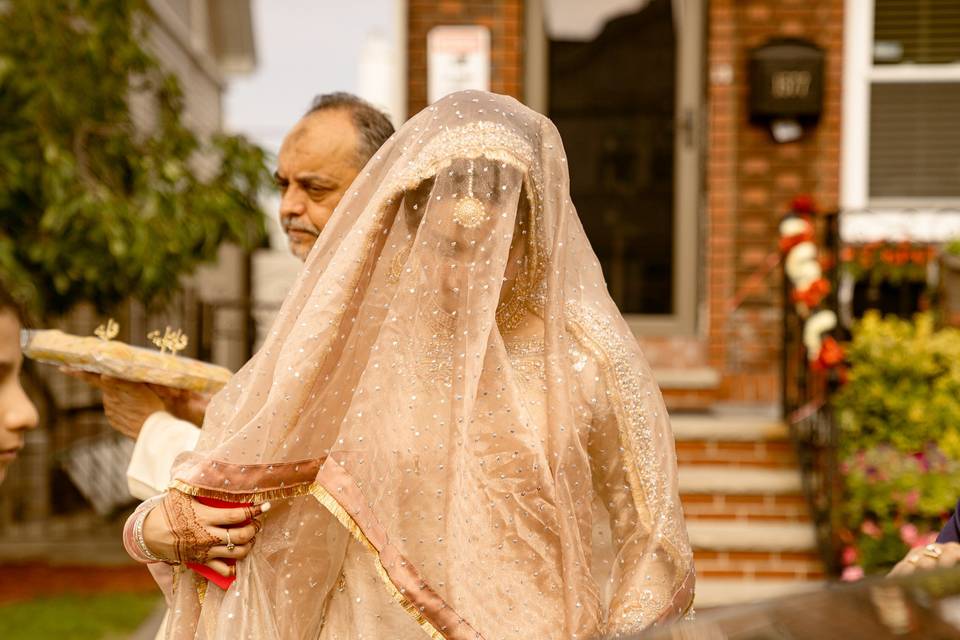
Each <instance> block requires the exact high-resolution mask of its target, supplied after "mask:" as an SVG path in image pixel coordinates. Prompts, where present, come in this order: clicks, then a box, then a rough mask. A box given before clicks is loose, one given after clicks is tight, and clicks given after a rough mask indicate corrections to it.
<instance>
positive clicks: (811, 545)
mask: <svg viewBox="0 0 960 640" xmlns="http://www.w3.org/2000/svg"><path fill="white" fill-rule="evenodd" d="M687 533H688V534H689V536H690V544H691V546H692V547H693V549H694V551H697V550H702V551H717V552H721V551H726V552H731V551H750V552H779V553H787V552H803V553H812V552H815V551H816V547H817V541H816V535H815V532H814V529H813V525H812V524H809V523H804V522H740V521H722V520H720V521H715V520H696V519H692V520H689V521H687Z"/></svg>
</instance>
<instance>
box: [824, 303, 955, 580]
mask: <svg viewBox="0 0 960 640" xmlns="http://www.w3.org/2000/svg"><path fill="white" fill-rule="evenodd" d="M848 359H849V363H850V365H851V368H850V371H849V378H848V381H847V384H845V385H844V387H842V388H841V390H840V391H839V392H838V393H837V395H836V397H835V398H834V410H835V411H836V415H837V419H838V421H839V429H840V436H839V451H838V455H839V457H840V460H841V464H840V471H841V475H842V477H843V494H844V495H843V502H842V505H841V508H840V510H839V514H838V516H839V518H840V525H841V527H840V528H841V539H842V540H843V542H844V543H845V544H846V548H845V549H844V552H843V562H844V564H845V565H846V566H847V567H848V569H847V571H846V572H845V575H846V576H847V577H856V576H857V575H860V573H861V571H865V572H867V573H871V572H876V571H884V570H886V569H889V568H890V567H891V566H892V565H893V564H894V563H896V562H897V561H898V560H899V559H900V558H902V557H903V555H904V554H905V553H906V551H907V550H908V549H909V548H911V547H913V546H919V545H922V544H925V543H926V542H927V541H929V539H930V537H931V536H935V535H936V532H937V531H939V529H940V527H941V526H942V523H943V521H944V519H945V518H946V517H947V516H949V514H950V511H951V510H952V509H953V507H954V505H955V504H956V501H957V499H958V498H960V330H956V329H942V330H936V329H935V327H934V324H933V319H932V317H931V316H930V315H929V314H920V315H918V316H917V317H916V318H915V320H914V321H912V322H911V321H908V320H903V319H900V318H897V317H892V316H891V317H888V318H885V319H881V318H880V316H879V314H877V313H874V312H871V313H868V314H867V315H866V316H865V317H864V319H863V320H862V321H861V322H860V323H858V325H857V326H856V327H855V329H854V335H853V341H852V343H851V344H850V347H849V349H848Z"/></svg>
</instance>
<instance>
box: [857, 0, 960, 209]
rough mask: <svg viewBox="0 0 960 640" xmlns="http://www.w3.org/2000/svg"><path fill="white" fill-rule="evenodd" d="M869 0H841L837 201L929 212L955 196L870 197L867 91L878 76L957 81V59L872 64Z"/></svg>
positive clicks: (953, 204) (952, 204) (956, 205)
mask: <svg viewBox="0 0 960 640" xmlns="http://www.w3.org/2000/svg"><path fill="white" fill-rule="evenodd" d="M874 6H875V1H874V0H845V4H844V25H843V26H844V29H843V31H844V42H843V57H844V64H843V112H842V127H841V131H842V133H841V161H840V206H841V207H842V208H843V210H844V211H845V212H856V211H866V210H870V211H874V212H882V211H886V212H903V213H906V211H907V210H909V211H910V212H919V213H934V212H940V211H941V210H943V209H952V210H954V211H957V210H958V209H960V198H937V197H931V198H871V197H870V91H871V87H872V85H873V84H875V83H880V82H898V83H903V82H924V83H926V82H957V83H960V63H953V64H898V65H874V63H873V44H874V43H873V35H874V33H873V23H874V19H873V18H874Z"/></svg>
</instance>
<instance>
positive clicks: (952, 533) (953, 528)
mask: <svg viewBox="0 0 960 640" xmlns="http://www.w3.org/2000/svg"><path fill="white" fill-rule="evenodd" d="M958 514H960V502H957V508H956V509H954V511H953V515H952V516H950V520H948V521H947V524H945V525H944V527H943V529H941V530H940V535H939V536H937V542H960V519H958V517H960V516H958Z"/></svg>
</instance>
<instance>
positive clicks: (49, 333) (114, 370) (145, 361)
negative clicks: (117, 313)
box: [20, 329, 232, 393]
mask: <svg viewBox="0 0 960 640" xmlns="http://www.w3.org/2000/svg"><path fill="white" fill-rule="evenodd" d="M20 346H21V347H22V349H23V355H25V356H26V357H28V358H30V359H32V360H36V361H38V362H46V363H49V364H57V365H64V366H67V367H71V368H74V369H80V370H82V371H89V372H91V373H100V374H105V375H108V376H112V377H114V378H120V379H122V380H130V381H132V382H149V383H151V384H159V385H163V386H165V387H173V388H177V389H189V390H190V391H197V392H201V393H205V392H212V391H218V390H219V389H220V388H221V387H223V386H224V385H225V384H226V383H227V381H228V380H229V379H230V376H231V375H232V374H231V373H230V370H229V369H225V368H223V367H219V366H217V365H213V364H209V363H207V362H201V361H199V360H194V359H192V358H185V357H182V356H178V355H174V354H172V353H163V352H161V351H153V350H150V349H144V348H141V347H133V346H130V345H128V344H126V343H123V342H116V341H114V340H104V339H102V338H94V337H82V336H75V335H71V334H69V333H64V332H63V331H59V330H57V329H46V330H37V331H26V330H25V331H22V332H21V334H20Z"/></svg>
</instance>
